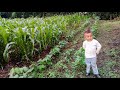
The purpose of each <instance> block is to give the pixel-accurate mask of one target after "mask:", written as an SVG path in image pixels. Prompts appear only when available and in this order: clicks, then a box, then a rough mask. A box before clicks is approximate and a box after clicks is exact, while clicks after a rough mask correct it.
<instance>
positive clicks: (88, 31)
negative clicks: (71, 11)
mask: <svg viewBox="0 0 120 90" xmlns="http://www.w3.org/2000/svg"><path fill="white" fill-rule="evenodd" d="M85 33H92V32H91V30H90V27H89V28H87V30H86V31H85V32H84V34H85Z"/></svg>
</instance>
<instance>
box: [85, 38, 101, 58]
mask: <svg viewBox="0 0 120 90" xmlns="http://www.w3.org/2000/svg"><path fill="white" fill-rule="evenodd" d="M101 47H102V46H101V44H100V43H99V42H98V41H97V40H95V39H93V40H92V41H90V42H89V41H87V40H85V41H84V42H83V48H84V49H85V57H86V58H93V57H96V54H99V51H100V49H101Z"/></svg>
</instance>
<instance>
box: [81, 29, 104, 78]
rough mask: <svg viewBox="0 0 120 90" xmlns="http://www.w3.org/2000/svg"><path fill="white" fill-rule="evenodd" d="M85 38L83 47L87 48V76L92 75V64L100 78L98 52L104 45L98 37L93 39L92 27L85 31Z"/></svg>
mask: <svg viewBox="0 0 120 90" xmlns="http://www.w3.org/2000/svg"><path fill="white" fill-rule="evenodd" d="M84 38H85V41H84V42H83V48H84V49H85V58H86V59H85V63H86V65H87V67H86V76H89V75H90V67H91V66H92V70H93V74H94V75H95V76H96V77H97V78H100V76H99V72H98V68H97V64H96V60H97V54H99V51H100V49H101V47H102V46H101V44H100V43H99V42H98V41H97V40H96V39H93V37H92V32H91V31H90V28H89V29H88V30H86V31H85V32H84Z"/></svg>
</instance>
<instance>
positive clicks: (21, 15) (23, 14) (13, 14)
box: [0, 12, 120, 20]
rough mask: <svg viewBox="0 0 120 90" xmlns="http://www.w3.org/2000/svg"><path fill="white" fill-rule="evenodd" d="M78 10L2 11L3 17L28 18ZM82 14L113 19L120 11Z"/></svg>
mask: <svg viewBox="0 0 120 90" xmlns="http://www.w3.org/2000/svg"><path fill="white" fill-rule="evenodd" d="M73 13H76V12H0V16H1V17H2V18H28V17H36V16H37V17H47V16H53V15H66V14H73ZM80 13H82V14H90V15H93V14H94V15H97V16H99V17H100V19H102V20H111V19H114V18H116V17H118V16H120V12H87V13H85V12H80Z"/></svg>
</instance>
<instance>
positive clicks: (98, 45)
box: [96, 41, 102, 54]
mask: <svg viewBox="0 0 120 90" xmlns="http://www.w3.org/2000/svg"><path fill="white" fill-rule="evenodd" d="M101 48H102V46H101V44H100V43H99V42H98V41H97V50H96V53H97V54H99V52H100V50H101Z"/></svg>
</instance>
